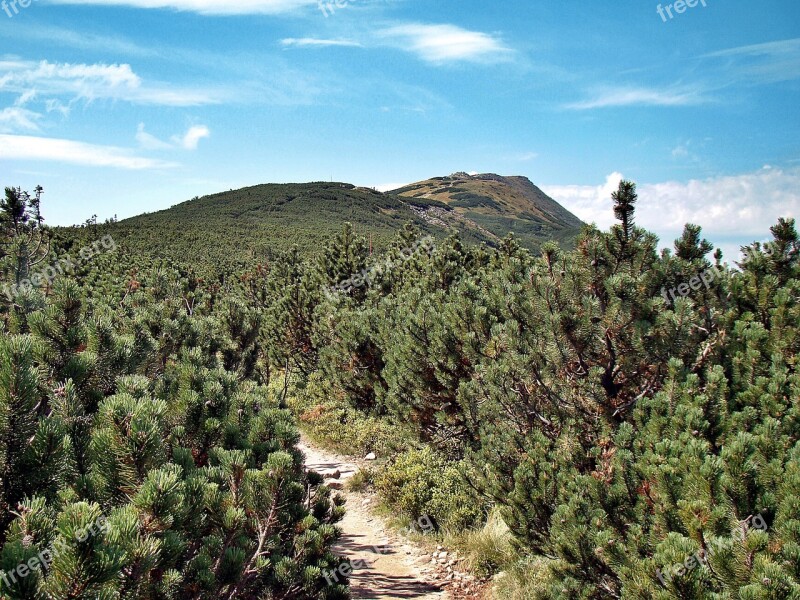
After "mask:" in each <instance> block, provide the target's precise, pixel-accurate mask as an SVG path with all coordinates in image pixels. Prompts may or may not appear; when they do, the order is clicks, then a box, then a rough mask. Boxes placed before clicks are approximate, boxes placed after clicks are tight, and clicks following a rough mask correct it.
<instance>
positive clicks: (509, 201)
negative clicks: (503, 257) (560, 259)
mask: <svg viewBox="0 0 800 600" xmlns="http://www.w3.org/2000/svg"><path fill="white" fill-rule="evenodd" d="M392 193H394V194H398V195H400V196H403V197H404V198H414V199H415V200H416V201H425V200H428V201H430V200H435V201H437V202H442V203H444V204H445V205H447V208H448V209H449V210H448V211H446V212H445V215H444V217H443V220H445V221H446V222H449V223H459V224H461V226H462V227H464V228H466V229H470V230H474V231H479V232H480V233H481V234H483V235H485V236H487V237H490V238H496V239H499V238H503V237H505V236H506V235H507V234H508V232H510V231H511V232H514V234H515V235H516V236H517V238H518V239H519V241H520V242H521V243H522V244H523V245H524V246H526V247H528V248H537V247H538V246H539V245H540V244H541V243H542V242H543V241H545V240H548V239H555V240H558V241H560V242H564V243H565V245H569V244H570V242H571V241H572V240H573V239H574V237H575V235H576V234H577V232H578V231H579V230H580V228H581V225H582V224H583V223H582V222H581V220H580V219H578V218H577V217H576V216H575V215H573V214H572V213H571V212H569V211H568V210H566V209H565V208H564V207H563V206H561V205H560V204H559V203H558V202H556V201H555V200H553V199H552V198H550V197H549V196H548V195H547V194H545V193H544V192H543V191H542V190H540V189H539V188H538V187H536V186H535V185H534V184H533V183H531V181H530V180H529V179H527V178H526V177H502V176H500V175H495V174H493V173H484V174H481V175H468V174H467V173H454V174H453V175H451V176H449V177H434V178H433V179H428V180H427V181H420V182H419V183H414V184H411V185H408V186H406V187H403V188H400V189H398V190H394V191H393V192H392ZM428 212H429V213H430V212H435V211H430V210H429V211H428Z"/></svg>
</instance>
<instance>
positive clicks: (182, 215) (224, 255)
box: [62, 176, 580, 273]
mask: <svg viewBox="0 0 800 600" xmlns="http://www.w3.org/2000/svg"><path fill="white" fill-rule="evenodd" d="M493 177H496V176H493ZM431 181H433V180H431ZM525 182H527V180H526V179H523V178H497V179H496V180H494V181H492V182H490V183H491V185H488V184H487V185H484V186H483V187H481V189H480V191H481V192H482V193H483V194H484V196H485V198H484V200H483V202H484V203H486V204H488V205H489V206H490V207H491V208H489V209H487V208H486V207H485V206H483V205H481V204H480V202H477V203H476V202H475V201H473V200H471V199H470V198H467V197H465V196H463V195H462V196H459V197H458V198H456V199H455V200H454V197H453V195H447V194H433V195H432V196H431V197H424V196H425V195H426V194H422V193H421V194H415V195H417V196H419V197H414V198H412V197H409V195H404V196H401V195H398V194H395V193H389V194H382V193H380V192H376V191H374V190H371V189H366V188H356V187H354V186H352V185H349V184H344V183H308V184H267V185H259V186H254V187H249V188H243V189H240V190H231V191H229V192H222V193H219V194H213V195H211V196H205V197H203V198H195V199H194V200H190V201H188V202H184V203H182V204H178V205H176V206H173V207H172V208H170V209H167V210H162V211H159V212H155V213H149V214H144V215H140V216H138V217H133V218H131V219H126V220H125V221H121V222H119V223H115V224H111V225H104V226H102V229H103V233H110V234H111V235H113V237H114V239H116V240H117V241H118V243H120V244H122V245H123V246H124V247H125V248H126V249H127V250H128V251H129V252H131V253H134V254H136V255H144V256H147V257H151V258H168V259H171V260H174V261H176V262H178V263H180V264H185V265H187V266H192V267H195V268H196V269H197V270H199V271H205V270H207V269H208V268H209V267H213V268H214V270H218V271H222V272H228V273H231V272H239V271H241V270H243V269H246V268H250V267H252V266H253V265H255V264H257V263H261V262H265V261H267V260H269V259H270V258H272V257H273V256H275V255H276V254H277V253H278V252H280V251H283V250H288V249H289V248H291V247H292V246H293V245H297V246H298V248H299V249H300V251H301V252H302V253H303V254H306V255H311V254H314V253H316V252H318V251H319V250H320V249H321V248H322V246H323V244H324V243H325V242H326V241H328V240H329V239H330V238H331V237H332V236H333V235H335V234H336V233H337V232H339V231H340V230H341V228H342V226H343V224H344V223H345V222H347V221H349V222H351V223H353V225H354V226H355V228H356V231H357V232H358V233H359V234H362V235H364V236H370V235H371V236H372V242H373V246H374V249H375V250H376V251H379V250H381V249H382V248H383V247H385V246H386V244H387V243H388V242H389V241H390V240H391V239H393V237H394V236H395V235H396V233H397V232H398V230H399V229H400V228H401V227H402V226H403V225H404V224H405V223H407V222H409V221H411V222H414V223H415V224H416V225H417V227H418V228H419V229H420V230H421V231H422V232H423V234H429V235H433V236H435V237H437V238H442V237H444V236H445V235H447V234H448V233H449V232H450V231H451V230H452V229H457V230H459V231H460V232H461V234H462V237H463V238H464V240H465V241H466V242H467V243H487V244H490V245H493V244H495V243H497V241H498V240H499V239H501V238H502V237H504V236H505V235H506V234H507V233H508V232H509V231H513V232H514V233H515V234H516V235H517V236H518V238H519V239H520V241H521V242H522V244H523V245H525V246H528V247H529V248H531V249H535V248H537V247H538V246H539V245H540V243H541V242H542V241H544V240H546V239H550V238H554V239H557V240H559V241H561V242H564V243H566V244H567V245H569V244H570V242H571V239H572V237H573V235H574V234H575V233H576V232H577V227H579V225H580V221H578V220H577V219H576V218H575V217H573V216H572V215H571V214H570V213H568V212H567V211H566V210H564V209H563V208H561V207H560V206H559V205H558V204H556V203H555V202H554V201H553V200H551V199H549V198H547V196H545V195H544V194H541V197H535V196H534V195H531V193H530V190H529V189H528V188H527V187H526V186H525ZM527 183H528V185H530V186H531V187H532V184H530V182H527ZM461 187H463V188H465V189H466V192H462V194H463V193H472V191H473V189H474V188H475V185H474V183H472V182H466V183H460V184H459V186H458V188H461ZM537 189H538V188H537ZM401 192H402V193H404V194H405V192H403V190H401ZM465 203H466V205H465ZM493 203H494V204H496V205H497V206H499V207H501V209H500V210H498V209H496V208H494V204H493ZM570 219H571V220H570ZM67 231H68V230H62V232H63V233H64V234H65V235H68V233H67Z"/></svg>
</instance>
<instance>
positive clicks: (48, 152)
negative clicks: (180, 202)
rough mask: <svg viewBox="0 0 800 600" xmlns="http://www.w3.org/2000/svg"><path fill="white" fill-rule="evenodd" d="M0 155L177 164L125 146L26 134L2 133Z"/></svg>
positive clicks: (122, 164)
mask: <svg viewBox="0 0 800 600" xmlns="http://www.w3.org/2000/svg"><path fill="white" fill-rule="evenodd" d="M0 158H4V159H9V160H22V161H54V162H61V163H69V164H74V165H81V166H91V167H113V168H118V169H133V170H140V169H163V168H168V167H174V166H175V164H174V163H168V162H165V161H161V160H154V159H151V158H145V157H141V156H135V155H134V154H132V153H131V151H130V150H128V149H126V148H118V147H116V146H99V145H95V144H86V143H83V142H75V141H72V140H64V139H57V138H44V137H33V136H25V135H0Z"/></svg>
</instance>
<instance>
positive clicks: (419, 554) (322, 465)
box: [300, 438, 446, 600]
mask: <svg viewBox="0 0 800 600" xmlns="http://www.w3.org/2000/svg"><path fill="white" fill-rule="evenodd" d="M300 449H301V450H302V451H303V453H304V454H305V455H306V468H308V469H312V470H314V471H317V472H318V473H321V474H323V475H325V474H330V473H333V472H334V471H339V472H340V474H341V476H340V479H339V480H338V481H341V482H342V483H344V482H346V481H347V479H348V478H350V477H352V476H353V474H354V473H355V472H356V471H357V470H358V465H357V464H355V462H350V461H349V459H345V458H343V457H341V456H338V455H336V454H333V453H330V452H326V451H324V450H321V449H319V448H317V447H315V446H314V445H312V444H311V443H309V441H308V440H307V439H305V438H303V440H302V442H301V443H300ZM339 493H341V494H342V495H343V496H344V497H345V498H346V499H347V504H346V508H347V515H346V516H345V517H344V519H343V520H342V522H341V523H339V526H340V527H341V528H342V531H343V535H342V539H341V540H340V541H339V543H338V544H337V545H336V547H335V548H334V551H335V552H336V553H337V554H340V555H342V556H346V557H347V558H349V559H350V560H351V561H352V562H353V564H354V567H356V568H355V569H354V570H353V573H352V574H351V575H350V587H351V590H352V593H353V598H361V599H365V600H367V599H368V600H389V599H394V598H417V599H420V600H445V598H446V596H445V593H444V592H442V591H441V589H440V588H439V587H438V586H437V585H436V584H435V583H433V582H431V581H430V580H428V579H427V578H426V576H425V575H424V573H423V571H427V570H428V569H427V566H428V563H429V562H430V557H428V556H426V555H425V553H424V552H423V551H422V550H420V549H419V548H417V547H415V546H413V545H411V544H409V543H408V542H406V541H404V540H403V539H402V538H401V537H400V536H398V535H396V534H394V533H393V532H391V531H390V530H389V529H388V528H387V527H386V525H385V524H384V523H383V521H382V520H381V519H380V518H379V517H376V516H375V515H373V514H372V512H371V510H370V506H371V504H372V503H373V499H372V498H370V497H369V496H365V495H362V494H357V493H353V492H348V491H345V490H341V491H340V492H339Z"/></svg>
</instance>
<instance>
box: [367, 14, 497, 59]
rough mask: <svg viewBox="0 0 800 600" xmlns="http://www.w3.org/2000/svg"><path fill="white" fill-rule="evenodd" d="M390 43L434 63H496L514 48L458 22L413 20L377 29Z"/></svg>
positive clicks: (379, 34)
mask: <svg viewBox="0 0 800 600" xmlns="http://www.w3.org/2000/svg"><path fill="white" fill-rule="evenodd" d="M377 35H378V37H379V38H383V39H385V40H386V41H387V42H388V43H389V44H390V45H392V46H394V47H397V48H400V49H402V50H407V51H409V52H413V53H414V54H416V55H417V56H418V57H419V58H421V59H422V60H424V61H427V62H429V63H433V64H444V63H449V62H460V61H464V62H478V63H496V62H503V61H507V60H509V59H510V58H511V56H512V52H511V50H509V49H508V48H506V47H505V46H504V45H503V43H502V42H501V41H500V40H499V39H498V38H497V37H494V36H492V35H489V34H488V33H482V32H479V31H468V30H466V29H462V28H461V27H457V26H455V25H429V24H422V23H411V24H406V25H396V26H394V27H389V28H387V29H382V30H380V31H378V32H377Z"/></svg>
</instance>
